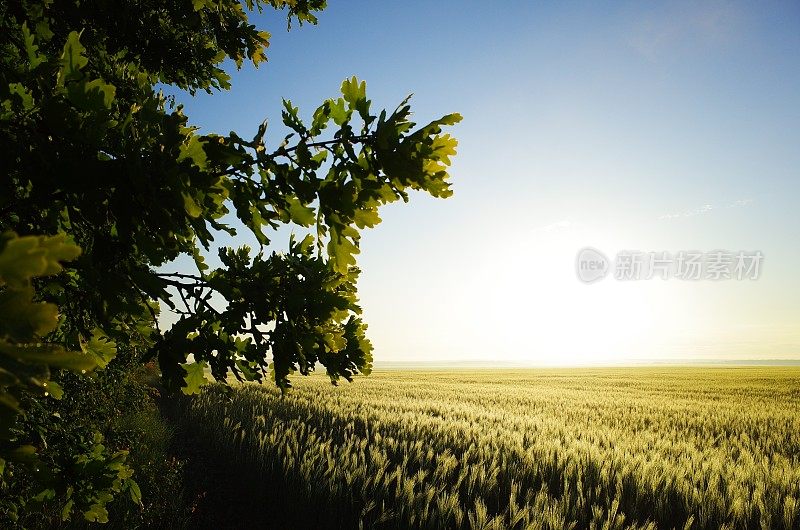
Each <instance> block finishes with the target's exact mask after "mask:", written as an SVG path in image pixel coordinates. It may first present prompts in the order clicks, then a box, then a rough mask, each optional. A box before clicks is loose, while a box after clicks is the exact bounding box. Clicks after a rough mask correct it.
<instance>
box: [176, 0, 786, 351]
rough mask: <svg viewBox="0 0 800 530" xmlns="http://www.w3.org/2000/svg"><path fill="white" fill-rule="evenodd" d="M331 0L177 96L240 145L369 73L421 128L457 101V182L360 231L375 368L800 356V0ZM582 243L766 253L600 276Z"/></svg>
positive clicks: (277, 22)
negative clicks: (728, 268)
mask: <svg viewBox="0 0 800 530" xmlns="http://www.w3.org/2000/svg"><path fill="white" fill-rule="evenodd" d="M330 4H331V5H330V6H329V7H328V9H327V10H326V11H325V12H323V13H322V14H321V16H320V23H319V25H318V26H308V25H307V26H303V27H301V28H294V29H292V31H291V32H288V33H287V32H286V31H285V29H286V27H285V22H284V21H283V20H281V18H280V15H278V14H276V13H274V12H270V13H265V14H264V15H260V16H255V17H253V21H254V23H256V24H257V25H259V26H260V27H263V28H264V29H268V30H269V31H271V33H272V34H273V38H272V45H271V47H270V49H269V52H270V54H269V62H268V63H267V64H266V65H262V66H261V68H259V69H258V70H256V69H253V68H251V67H245V68H243V69H242V70H241V71H239V72H235V73H234V74H233V89H232V90H231V91H230V92H227V93H219V94H215V95H213V96H210V97H209V96H206V95H200V96H197V97H194V98H192V97H189V96H188V95H181V96H180V97H179V100H180V101H181V102H183V103H184V104H185V107H186V113H187V114H188V115H189V117H190V119H191V120H192V121H193V122H194V123H196V124H198V125H200V126H202V128H203V129H202V130H203V131H204V132H227V131H230V130H235V131H237V132H239V133H241V134H242V135H243V136H246V135H247V134H251V135H252V133H253V132H255V129H256V127H257V126H258V124H259V123H260V122H261V120H262V119H263V118H265V117H266V118H269V119H270V121H271V123H274V124H278V123H279V122H280V100H281V98H282V97H287V98H289V99H291V100H292V101H293V103H294V104H295V105H299V106H300V108H301V111H305V115H306V116H307V115H308V113H310V112H311V111H313V109H314V108H315V107H316V106H317V105H319V104H320V103H321V102H322V101H323V100H324V99H325V98H328V97H332V96H336V95H337V91H338V87H339V85H340V84H341V81H342V80H343V79H344V78H346V77H349V76H352V75H356V76H358V77H359V78H361V79H365V80H366V81H367V94H368V96H369V97H371V98H372V99H373V100H374V102H373V109H375V108H383V107H387V108H390V109H393V108H394V107H395V106H396V104H397V103H398V102H399V101H400V100H401V99H402V98H403V97H404V96H405V95H406V94H408V93H412V92H413V93H414V99H413V100H412V106H413V108H414V109H415V113H416V114H415V116H416V118H417V121H418V122H423V121H426V120H430V119H433V118H436V117H438V116H440V115H442V114H445V113H449V112H460V113H461V114H463V116H464V121H463V122H462V123H461V124H460V125H458V126H457V127H456V128H454V131H453V132H454V134H455V136H457V137H458V139H459V141H460V145H459V153H458V156H457V157H456V159H455V163H454V166H453V168H452V175H453V178H454V190H455V195H454V197H452V198H451V199H448V200H445V201H442V200H434V199H431V198H429V197H426V196H421V195H417V196H414V197H412V201H411V203H410V204H409V205H403V204H402V203H401V204H399V205H391V206H389V207H387V208H385V209H384V210H383V211H382V217H383V220H384V221H383V223H382V224H381V225H379V226H378V227H377V228H376V229H374V230H371V231H368V232H367V233H365V234H364V238H363V240H362V245H361V250H362V252H361V255H360V258H359V265H360V266H361V267H362V268H363V271H364V272H363V274H362V278H361V281H360V284H359V288H360V295H361V300H362V305H363V307H364V313H365V314H364V317H365V320H366V321H367V323H368V324H369V331H370V338H371V339H372V341H373V343H374V345H375V348H376V351H375V357H376V361H377V362H381V361H403V360H405V361H448V360H466V361H486V362H494V361H498V362H502V361H505V362H522V363H536V364H541V363H545V364H588V363H606V362H621V361H628V360H647V359H674V360H686V359H723V358H728V359H744V358H746V359H755V358H761V359H778V358H783V359H787V358H795V359H798V358H800V326H798V324H800V298H798V295H800V278H798V275H799V274H800V272H798V270H799V269H798V268H799V267H800V241H799V240H798V236H800V212H798V200H799V199H800V3H798V2H782V3H773V2H753V3H750V4H744V3H731V2H713V1H712V2H664V3H658V2H614V3H600V2H591V3H590V2H581V3H578V2H551V3H533V2H467V1H459V2H455V1H440V2H421V1H404V2H399V1H393V2H374V1H373V2H368V1H352V0H348V1H347V2H344V1H340V2H337V1H333V2H331V3H330ZM276 132H277V127H276ZM241 234H242V235H241V237H239V238H237V240H236V241H234V242H233V244H251V245H254V242H253V239H252V238H251V237H250V236H249V235H247V234H245V232H244V231H242V232H241ZM226 242H227V241H226ZM228 243H230V242H228ZM586 246H592V247H596V248H597V249H600V250H602V251H603V252H604V253H606V254H607V255H608V256H609V257H613V256H614V255H615V254H616V253H617V252H618V251H622V250H640V251H645V252H646V251H668V252H673V253H674V252H678V251H680V250H700V251H712V250H715V249H727V250H731V251H739V250H748V251H750V250H759V251H761V252H762V253H763V255H764V262H763V269H762V271H761V277H760V278H759V279H758V280H756V281H733V280H730V281H718V282H714V281H708V280H705V281H681V280H676V279H670V280H666V281H664V280H660V279H651V280H642V281H629V282H623V281H619V280H616V279H614V278H611V277H609V278H606V279H604V280H602V281H600V282H597V283H595V284H592V285H586V284H583V283H581V282H580V281H579V280H578V279H577V276H576V272H575V258H576V254H577V252H578V250H580V249H581V248H583V247H586ZM179 266H182V264H179Z"/></svg>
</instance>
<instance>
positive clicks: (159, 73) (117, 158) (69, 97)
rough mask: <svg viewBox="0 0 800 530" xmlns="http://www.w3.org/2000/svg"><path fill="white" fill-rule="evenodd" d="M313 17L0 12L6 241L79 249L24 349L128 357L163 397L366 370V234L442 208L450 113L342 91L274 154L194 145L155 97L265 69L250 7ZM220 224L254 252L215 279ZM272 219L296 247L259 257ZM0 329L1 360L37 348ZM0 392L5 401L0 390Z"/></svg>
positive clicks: (135, 7)
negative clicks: (389, 220)
mask: <svg viewBox="0 0 800 530" xmlns="http://www.w3.org/2000/svg"><path fill="white" fill-rule="evenodd" d="M324 7H325V2H324V1H320V0H305V1H304V0H294V1H293V0H270V1H259V0H245V1H244V2H241V3H240V2H238V1H236V0H192V1H189V0H183V1H172V2H162V1H161V0H159V1H149V0H145V1H144V2H142V1H137V2H131V1H125V0H122V1H115V2H92V3H85V2H77V1H74V2H48V1H42V2H22V1H12V2H8V3H5V4H4V6H3V7H2V8H0V12H2V22H0V24H2V26H1V27H0V57H1V59H0V60H2V65H3V67H2V71H0V144H1V145H2V151H0V167H2V168H4V172H5V175H4V179H3V180H2V182H0V232H3V233H6V234H7V235H6V236H4V237H5V238H6V240H7V241H15V239H14V237H15V234H20V235H21V236H23V239H24V238H25V237H28V236H37V237H39V236H50V237H57V238H61V239H59V241H62V242H63V243H64V244H65V245H68V246H71V245H74V246H77V247H79V248H80V249H82V253H81V254H80V255H79V256H78V255H75V254H76V253H77V252H76V251H75V252H72V254H70V255H69V256H66V257H68V258H74V259H72V261H69V262H66V263H64V270H63V271H58V270H57V268H56V267H51V270H49V272H50V273H54V274H55V275H54V276H48V277H46V278H39V279H33V280H26V281H31V282H32V283H31V290H29V291H26V293H29V294H30V301H31V303H34V298H33V291H32V288H33V286H36V287H38V288H39V289H38V291H37V292H38V293H39V294H38V296H37V297H36V299H35V302H36V303H45V304H54V305H55V306H57V307H58V308H60V313H59V317H58V320H57V322H56V323H55V324H54V325H53V326H52V329H51V328H41V329H40V331H41V332H42V334H43V335H44V337H43V338H42V337H40V338H38V339H37V340H41V341H42V342H45V343H47V344H49V346H47V347H48V348H54V347H55V346H54V345H55V344H58V345H60V347H61V348H63V350H64V352H63V354H64V355H67V354H66V352H67V351H72V352H82V354H83V355H84V358H87V357H88V358H89V359H90V360H91V361H92V362H93V363H94V365H96V366H99V367H102V366H104V365H105V364H107V363H108V362H110V360H111V358H112V357H113V355H114V352H115V348H116V346H117V345H120V346H124V347H125V348H129V349H130V350H131V351H133V352H134V353H135V355H136V356H138V358H139V360H140V362H147V361H148V360H150V359H153V358H157V359H158V363H159V367H160V370H161V374H162V377H163V379H164V383H165V384H166V385H167V386H168V387H169V388H171V389H173V390H177V389H181V390H182V391H183V392H184V393H187V394H188V393H195V392H197V391H198V390H199V387H200V385H201V384H203V383H204V382H205V381H206V375H205V374H206V371H207V369H210V372H211V374H212V375H213V377H214V378H215V379H216V380H218V381H223V382H224V381H225V380H226V378H227V377H228V376H230V375H232V376H234V377H236V378H237V379H239V380H249V381H263V380H265V379H266V378H267V377H269V378H270V379H272V380H273V381H274V382H275V383H276V384H277V385H278V386H279V387H280V388H281V389H287V388H288V387H289V386H290V381H289V376H290V374H291V373H293V372H295V371H299V372H300V373H301V374H307V373H309V372H310V371H312V370H313V369H314V367H315V365H316V364H317V363H321V364H322V365H324V367H325V369H326V371H327V373H328V375H329V376H330V378H331V380H332V381H333V382H336V381H337V380H338V379H339V378H345V379H347V380H349V379H351V378H352V376H353V375H355V374H356V373H359V372H361V373H369V370H370V367H371V361H372V355H371V350H372V347H371V345H370V342H369V340H368V339H367V337H366V334H365V330H366V325H365V324H364V323H363V321H362V320H361V318H360V313H361V310H360V308H359V305H358V300H357V292H356V281H357V278H358V274H359V270H358V268H357V266H356V259H355V256H356V255H357V254H358V252H359V238H360V231H361V230H362V229H364V228H370V227H374V226H375V225H376V224H378V223H379V222H380V217H379V215H378V209H379V207H380V206H381V205H383V204H386V203H389V202H393V201H397V200H399V199H402V200H403V201H408V199H409V192H410V191H411V190H419V191H424V192H427V193H429V194H431V195H433V196H435V197H448V196H449V195H451V193H452V192H451V189H450V184H449V175H448V172H447V168H448V166H449V165H450V159H451V157H452V156H453V155H454V154H455V147H456V140H455V139H454V138H452V137H451V136H450V135H449V134H447V133H444V132H443V127H446V126H449V125H453V124H455V123H457V122H458V121H459V120H460V119H461V118H460V116H459V115H458V114H450V115H447V116H444V117H442V118H441V119H439V120H436V121H433V122H431V123H429V124H427V125H424V126H421V127H417V126H416V125H415V124H414V123H413V122H411V120H410V106H409V104H408V98H407V99H406V100H404V101H403V102H401V103H400V105H399V106H398V107H397V108H396V109H395V110H394V111H392V112H387V111H381V112H380V113H373V112H372V110H371V104H370V100H369V99H367V96H366V84H365V83H364V82H363V81H359V80H358V79H356V78H352V79H348V80H345V81H344V82H343V83H342V85H341V95H340V96H339V97H336V98H333V99H329V100H326V101H324V102H323V103H322V104H321V105H320V106H319V107H318V108H317V109H316V110H315V111H314V112H313V114H312V116H311V118H310V119H309V120H306V121H303V120H302V119H301V117H300V111H299V109H297V108H296V107H295V106H293V105H292V103H291V102H290V101H287V100H285V101H284V102H283V111H282V122H283V126H284V127H285V128H286V133H287V134H286V136H285V139H284V141H283V142H282V143H281V144H280V145H277V146H269V145H267V143H266V141H265V134H266V131H267V123H266V122H264V123H262V124H261V126H260V127H259V128H258V132H257V134H256V135H255V136H254V137H253V138H251V139H244V138H242V137H240V136H238V135H236V134H235V133H230V134H228V135H219V134H205V135H200V134H198V133H197V129H196V128H195V127H193V126H192V125H191V124H190V122H189V120H188V118H187V116H185V115H184V113H183V110H182V107H181V106H180V105H179V104H178V103H177V102H176V101H175V100H174V99H173V98H170V97H165V96H164V95H163V94H162V93H160V92H159V91H157V90H156V85H157V84H164V85H172V86H175V87H178V88H180V89H183V90H186V91H188V92H190V93H194V92H195V91H197V90H204V91H207V92H213V91H216V90H225V89H227V88H229V87H230V84H229V80H230V78H229V76H228V74H227V73H226V72H225V70H224V68H223V66H224V62H225V61H226V60H229V59H230V60H232V61H233V63H234V64H235V65H236V66H237V67H240V66H241V65H242V64H243V63H244V62H245V61H251V62H252V63H253V64H255V65H256V66H258V65H259V64H260V63H262V62H264V61H266V48H267V46H268V45H269V38H270V35H269V33H267V32H266V31H262V30H259V29H258V28H256V27H255V26H253V25H251V24H250V23H249V21H248V13H249V12H252V11H253V10H258V11H261V10H262V9H265V8H274V9H278V10H283V11H284V12H285V13H286V14H287V18H288V22H289V25H290V26H291V24H292V23H300V24H302V23H312V24H314V23H316V18H315V13H316V12H318V11H319V10H321V9H323V8H324ZM229 213H233V214H235V215H236V217H237V218H238V220H239V221H240V222H241V224H242V225H244V226H245V227H246V228H247V229H248V230H250V231H251V232H252V233H253V234H254V235H255V237H256V239H257V241H258V242H259V245H260V248H259V249H255V251H254V250H251V249H249V248H247V247H242V248H239V249H232V248H223V249H221V250H220V251H219V257H220V260H221V262H222V267H220V268H218V269H215V270H211V269H210V268H209V267H208V266H207V265H206V264H205V262H204V253H205V252H207V251H208V249H210V248H211V245H212V244H213V242H214V240H215V236H218V235H219V234H220V233H228V234H235V229H234V228H233V227H231V226H229V225H227V224H226V223H225V222H224V219H225V216H226V215H228V214H229ZM285 224H293V225H297V226H299V227H303V228H304V229H307V231H308V234H307V235H306V236H305V237H303V238H302V239H301V238H297V239H294V238H292V239H291V240H290V241H289V245H288V248H287V250H286V251H285V252H280V253H278V252H267V251H266V249H265V247H266V245H268V244H269V243H270V242H271V237H274V236H273V232H274V231H275V229H277V228H278V227H279V226H281V225H285ZM26 241H32V240H26ZM37 241H50V239H37ZM70 248H72V247H70ZM181 255H188V256H192V258H193V259H194V261H195V263H196V265H197V271H196V273H194V274H177V273H176V274H171V273H163V272H159V270H161V269H160V268H161V267H163V266H164V265H165V264H169V263H170V262H172V261H173V260H175V259H176V258H178V257H179V256H181ZM63 257H64V256H62V258H63ZM62 258H58V259H62ZM33 276H35V274H33V273H30V274H29V275H28V278H32V277H33ZM0 288H2V289H4V291H3V293H2V294H3V295H9V293H10V292H11V291H10V290H9V289H10V287H8V286H6V287H0ZM26 296H27V294H26ZM220 300H221V301H222V303H220V302H219V301H220ZM47 307H50V306H47ZM162 308H164V309H167V310H170V311H173V312H175V313H177V314H178V315H179V320H178V321H177V323H176V324H174V325H173V326H172V327H171V328H170V329H167V330H161V329H159V326H158V313H159V311H160V310H161V309H162ZM2 332H3V333H6V334H5V335H4V336H3V337H2V338H0V339H2V340H4V341H6V342H7V343H8V344H12V345H13V344H18V343H19V341H21V340H28V339H31V338H32V335H30V334H29V336H27V337H25V338H21V337H17V336H14V335H12V334H8V332H7V330H2ZM0 353H2V352H0ZM50 364H51V365H52V366H53V367H56V368H57V367H59V366H60V364H59V362H56V361H53V362H52V363H50ZM61 364H63V363H61ZM4 368H5V366H4ZM14 377H16V376H14ZM9 381H10V380H9ZM44 381H45V379H42V382H44ZM0 388H2V389H3V390H4V392H5V391H7V390H9V389H10V388H11V386H10V383H9V384H7V383H6V380H5V379H3V380H2V381H0ZM20 388H22V387H20ZM18 390H19V391H28V390H24V389H23V390H20V389H18ZM9 395H10V394H9ZM16 412H17V410H12V415H13V413H16ZM3 421H7V420H6V419H4V420H3ZM8 421H10V420H8ZM12 441H13V440H12ZM13 442H14V443H16V444H17V446H15V447H18V446H19V445H18V444H19V443H20V440H16V441H13ZM8 443H11V442H9V441H7V442H6V447H7V448H8V447H11V446H10V445H8Z"/></svg>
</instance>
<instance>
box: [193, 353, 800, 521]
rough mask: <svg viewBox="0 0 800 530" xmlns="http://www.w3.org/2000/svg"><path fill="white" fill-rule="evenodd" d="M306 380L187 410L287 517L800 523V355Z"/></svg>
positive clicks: (214, 397) (215, 394) (214, 396)
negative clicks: (775, 362)
mask: <svg viewBox="0 0 800 530" xmlns="http://www.w3.org/2000/svg"><path fill="white" fill-rule="evenodd" d="M295 380H296V387H295V388H294V389H293V391H292V392H291V394H290V395H288V396H286V397H283V398H282V397H281V396H280V394H279V393H278V392H277V391H276V390H275V389H273V388H270V387H268V386H263V387H262V386H256V385H244V386H241V387H238V388H237V389H236V390H234V392H233V393H232V394H231V395H230V396H227V395H226V394H225V393H224V392H223V391H222V390H221V389H219V388H211V389H209V390H208V391H206V392H205V393H204V394H203V395H201V396H200V397H199V398H198V399H196V400H194V401H193V402H192V404H191V405H190V406H189V407H188V409H187V410H186V412H185V414H184V416H183V423H184V425H185V426H188V427H187V428H191V429H193V430H194V431H195V434H196V435H197V436H199V437H201V438H202V439H203V440H204V441H205V442H206V443H207V444H208V449H209V451H211V452H212V453H213V454H214V455H215V459H216V460H217V461H219V462H223V463H224V465H226V466H229V469H231V470H232V472H233V470H247V475H246V476H247V477H249V478H247V481H249V483H252V484H258V485H259V489H258V490H252V488H251V492H252V491H257V493H256V496H257V497H259V498H260V499H261V501H262V502H263V506H271V507H272V508H271V509H270V510H267V511H266V512H269V513H275V512H274V510H278V511H281V510H282V511H283V512H290V513H291V515H290V516H287V517H286V518H285V520H284V521H282V523H281V524H282V526H284V527H286V526H287V525H288V526H291V525H294V526H295V527H297V528H303V527H316V528H320V527H329V528H348V527H349V528H358V527H363V528H542V529H547V528H552V529H556V528H557V529H561V528H597V529H608V530H612V529H622V528H678V529H682V528H696V529H700V528H775V529H798V528H800V369H798V368H788V367H781V368H774V367H773V368H697V367H693V368H628V369H623V368H613V369H611V368H608V369H573V370H507V371H494V370H485V371H458V370H455V371H446V372H445V371H433V372H424V373H423V372H410V371H387V372H382V373H374V374H373V375H372V376H370V377H368V378H359V379H357V380H356V382H354V383H352V384H343V385H341V386H340V387H338V388H333V387H331V386H330V384H329V383H328V382H327V380H326V379H325V378H323V377H311V378H307V379H301V378H299V377H298V378H295ZM242 476H243V477H244V476H245V475H242ZM243 480H244V479H243ZM265 484H266V485H267V486H265ZM243 485H244V486H245V487H246V484H245V483H243ZM263 506H262V507H263Z"/></svg>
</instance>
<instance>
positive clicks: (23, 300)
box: [0, 286, 58, 340]
mask: <svg viewBox="0 0 800 530" xmlns="http://www.w3.org/2000/svg"><path fill="white" fill-rule="evenodd" d="M0 315H2V316H3V318H2V319H0V334H2V335H5V336H10V337H14V338H15V339H17V340H21V339H32V338H34V337H41V336H43V335H46V334H47V333H49V332H51V331H53V330H54V329H55V327H56V326H57V325H58V307H56V305H55V304H49V303H46V302H33V287H30V286H28V287H24V288H22V289H6V290H5V291H2V292H0Z"/></svg>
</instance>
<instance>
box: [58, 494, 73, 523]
mask: <svg viewBox="0 0 800 530" xmlns="http://www.w3.org/2000/svg"><path fill="white" fill-rule="evenodd" d="M74 505H75V501H74V500H72V499H69V500H68V501H67V502H66V503H64V507H63V508H61V520H62V521H66V520H67V519H69V516H70V513H72V506H74Z"/></svg>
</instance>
